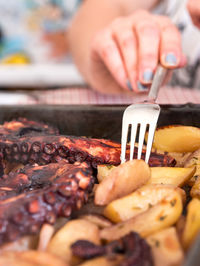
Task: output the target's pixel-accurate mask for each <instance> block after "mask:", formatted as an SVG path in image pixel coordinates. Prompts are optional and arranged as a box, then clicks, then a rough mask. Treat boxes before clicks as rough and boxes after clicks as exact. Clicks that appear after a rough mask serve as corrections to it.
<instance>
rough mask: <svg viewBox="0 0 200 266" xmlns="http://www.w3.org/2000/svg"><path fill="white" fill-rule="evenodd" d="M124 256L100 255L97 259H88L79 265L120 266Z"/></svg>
mask: <svg viewBox="0 0 200 266" xmlns="http://www.w3.org/2000/svg"><path fill="white" fill-rule="evenodd" d="M121 260H122V258H121V257H120V256H113V257H112V258H107V257H98V258H95V259H91V260H87V261H85V262H83V263H81V264H80V265H79V266H94V265H95V266H119V265H120V264H119V263H120V261H121Z"/></svg>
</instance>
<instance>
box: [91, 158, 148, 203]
mask: <svg viewBox="0 0 200 266" xmlns="http://www.w3.org/2000/svg"><path fill="white" fill-rule="evenodd" d="M150 174H151V172H150V168H149V167H148V165H147V164H146V163H145V162H144V161H143V160H132V161H128V162H126V163H123V164H121V165H120V166H118V167H116V168H115V169H113V170H112V171H111V172H110V174H109V175H108V176H107V178H105V179H104V180H103V181H102V182H101V183H100V184H99V185H98V187H97V189H96V191H95V204H97V205H106V204H108V203H109V202H111V201H112V200H115V199H117V198H120V197H123V196H125V195H127V194H129V193H131V192H133V191H134V190H136V189H138V188H139V187H141V186H142V185H144V184H145V183H147V181H148V180H149V178H150Z"/></svg>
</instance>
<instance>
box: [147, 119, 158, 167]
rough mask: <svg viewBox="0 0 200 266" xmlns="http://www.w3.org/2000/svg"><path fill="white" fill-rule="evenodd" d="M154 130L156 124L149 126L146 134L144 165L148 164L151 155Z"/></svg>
mask: <svg viewBox="0 0 200 266" xmlns="http://www.w3.org/2000/svg"><path fill="white" fill-rule="evenodd" d="M155 129H156V123H153V124H150V125H149V134H148V139H147V148H146V156H145V162H146V163H148V161H149V157H150V154H151V148H152V144H153V138H154V134H155Z"/></svg>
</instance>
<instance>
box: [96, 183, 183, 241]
mask: <svg viewBox="0 0 200 266" xmlns="http://www.w3.org/2000/svg"><path fill="white" fill-rule="evenodd" d="M154 186H155V185H154ZM163 186H164V185H163ZM159 193H161V194H163V193H164V192H163V190H158V195H157V198H159V197H160V198H161V196H159ZM153 197H155V193H152V200H151V201H152V202H153ZM148 200H149V199H148ZM141 204H143V205H144V206H145V205H146V203H144V202H141ZM138 206H139V205H138ZM182 209H183V204H182V196H181V193H180V192H179V190H177V189H176V188H174V187H171V190H168V188H167V193H166V197H165V198H163V200H161V201H158V203H157V204H156V205H154V206H149V208H148V209H147V210H146V211H144V212H142V213H140V214H138V215H136V216H134V217H133V218H130V219H129V220H126V221H123V222H121V223H118V224H116V225H113V226H110V227H107V228H104V229H103V230H101V231H100V237H101V239H104V240H107V241H112V240H116V239H119V238H120V237H122V236H124V235H126V234H128V233H129V232H131V231H135V232H138V233H139V234H140V235H141V236H143V237H146V236H149V235H151V234H153V233H155V232H157V231H159V230H162V229H164V228H167V227H169V226H171V225H173V224H175V223H176V221H177V220H178V219H179V217H180V215H181V213H182Z"/></svg>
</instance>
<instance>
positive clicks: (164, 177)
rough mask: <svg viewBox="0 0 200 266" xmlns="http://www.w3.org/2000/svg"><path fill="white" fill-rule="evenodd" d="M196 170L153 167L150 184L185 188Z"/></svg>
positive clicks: (193, 168)
mask: <svg viewBox="0 0 200 266" xmlns="http://www.w3.org/2000/svg"><path fill="white" fill-rule="evenodd" d="M195 170H196V168H195V167H192V168H180V167H152V168H151V178H150V180H149V181H148V184H166V185H174V186H183V185H184V184H185V183H187V181H188V180H189V179H190V178H191V177H192V176H193V175H194V173H195Z"/></svg>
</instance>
